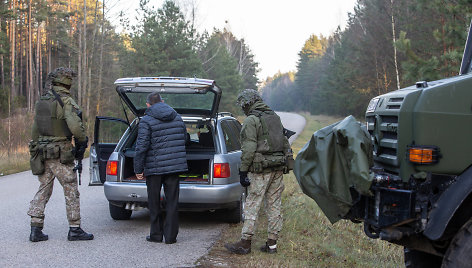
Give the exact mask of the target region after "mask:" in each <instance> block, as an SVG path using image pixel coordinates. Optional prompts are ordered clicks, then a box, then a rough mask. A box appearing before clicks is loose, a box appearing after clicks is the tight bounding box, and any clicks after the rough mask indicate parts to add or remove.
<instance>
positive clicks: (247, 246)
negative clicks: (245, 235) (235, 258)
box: [225, 239, 251, 255]
mask: <svg viewBox="0 0 472 268" xmlns="http://www.w3.org/2000/svg"><path fill="white" fill-rule="evenodd" d="M225 248H226V249H227V250H229V251H230V252H231V253H235V254H241V255H245V254H249V253H251V240H245V239H241V240H240V241H238V242H236V243H233V244H225Z"/></svg>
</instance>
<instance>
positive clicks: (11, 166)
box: [0, 146, 90, 178]
mask: <svg viewBox="0 0 472 268" xmlns="http://www.w3.org/2000/svg"><path fill="white" fill-rule="evenodd" d="M89 155H90V152H89V150H88V149H87V151H86V152H85V155H84V158H87V157H89ZM29 160H30V153H29V150H28V147H26V146H25V147H22V148H20V149H16V150H15V151H14V152H10V153H8V152H7V151H0V178H1V176H6V175H10V174H14V173H18V172H22V171H26V170H30V169H31V167H30V163H29ZM83 162H84V161H82V163H83ZM82 172H84V171H82Z"/></svg>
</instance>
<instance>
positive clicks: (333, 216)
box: [293, 116, 373, 223]
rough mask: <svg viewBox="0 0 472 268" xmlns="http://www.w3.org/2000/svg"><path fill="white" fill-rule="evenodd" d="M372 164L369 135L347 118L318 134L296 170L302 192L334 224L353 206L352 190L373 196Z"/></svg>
mask: <svg viewBox="0 0 472 268" xmlns="http://www.w3.org/2000/svg"><path fill="white" fill-rule="evenodd" d="M372 165H373V157H372V144H371V140H370V135H369V133H368V132H367V130H365V129H364V128H363V127H362V126H361V124H360V123H359V122H357V121H356V119H355V118H354V117H353V116H348V117H346V118H345V119H344V120H342V121H340V122H337V123H335V124H332V125H330V126H327V127H325V128H323V129H320V130H318V131H316V132H315V133H314V134H313V136H312V137H311V139H310V141H309V142H308V143H307V144H305V146H303V148H302V150H301V151H300V152H299V153H298V155H297V158H296V160H295V168H294V170H293V171H294V173H295V176H296V177H297V180H298V183H299V184H300V187H301V188H302V190H303V192H304V193H305V194H306V195H308V196H309V197H311V198H313V199H314V200H315V201H316V203H318V205H319V206H320V208H321V209H322V210H323V212H324V213H325V215H326V216H327V217H328V219H329V221H330V222H331V223H335V222H337V221H338V220H340V219H342V218H343V216H345V215H346V214H347V213H348V211H349V209H350V208H351V207H352V205H353V204H352V197H351V192H350V190H349V188H351V187H353V188H354V189H355V190H357V192H359V193H360V194H363V195H371V193H370V191H369V189H370V186H371V182H372V178H371V176H370V174H369V167H371V166H372Z"/></svg>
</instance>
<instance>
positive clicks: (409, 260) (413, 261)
mask: <svg viewBox="0 0 472 268" xmlns="http://www.w3.org/2000/svg"><path fill="white" fill-rule="evenodd" d="M404 254H405V267H406V268H439V267H441V262H442V258H441V257H439V256H436V255H433V254H429V253H426V252H423V251H419V250H414V249H409V248H404Z"/></svg>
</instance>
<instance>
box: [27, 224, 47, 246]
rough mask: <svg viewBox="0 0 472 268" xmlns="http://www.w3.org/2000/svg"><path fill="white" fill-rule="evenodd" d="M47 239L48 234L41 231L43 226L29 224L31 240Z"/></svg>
mask: <svg viewBox="0 0 472 268" xmlns="http://www.w3.org/2000/svg"><path fill="white" fill-rule="evenodd" d="M48 239H49V237H48V235H47V234H44V233H43V227H38V226H31V234H30V241H31V242H39V241H46V240H48Z"/></svg>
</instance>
